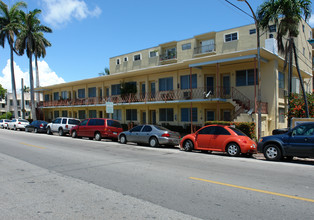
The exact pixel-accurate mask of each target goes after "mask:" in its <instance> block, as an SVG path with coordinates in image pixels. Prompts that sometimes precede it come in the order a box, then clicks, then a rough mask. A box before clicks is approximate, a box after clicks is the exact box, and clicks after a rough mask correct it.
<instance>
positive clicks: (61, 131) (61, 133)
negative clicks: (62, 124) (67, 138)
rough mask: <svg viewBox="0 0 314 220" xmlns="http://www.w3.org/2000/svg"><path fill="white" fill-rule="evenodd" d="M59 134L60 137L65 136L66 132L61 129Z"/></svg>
mask: <svg viewBox="0 0 314 220" xmlns="http://www.w3.org/2000/svg"><path fill="white" fill-rule="evenodd" d="M58 134H59V136H63V135H64V132H63V129H62V128H59V131H58Z"/></svg>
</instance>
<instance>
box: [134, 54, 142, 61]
mask: <svg viewBox="0 0 314 220" xmlns="http://www.w3.org/2000/svg"><path fill="white" fill-rule="evenodd" d="M133 60H134V61H137V60H141V54H136V55H134V57H133Z"/></svg>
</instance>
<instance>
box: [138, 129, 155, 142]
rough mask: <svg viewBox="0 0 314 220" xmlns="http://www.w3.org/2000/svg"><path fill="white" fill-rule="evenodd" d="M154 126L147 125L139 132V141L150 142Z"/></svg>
mask: <svg viewBox="0 0 314 220" xmlns="http://www.w3.org/2000/svg"><path fill="white" fill-rule="evenodd" d="M152 130H153V129H152V126H150V125H145V126H144V128H143V129H142V130H141V132H139V137H138V141H139V142H141V143H146V144H148V143H149V138H150V137H151V136H152Z"/></svg>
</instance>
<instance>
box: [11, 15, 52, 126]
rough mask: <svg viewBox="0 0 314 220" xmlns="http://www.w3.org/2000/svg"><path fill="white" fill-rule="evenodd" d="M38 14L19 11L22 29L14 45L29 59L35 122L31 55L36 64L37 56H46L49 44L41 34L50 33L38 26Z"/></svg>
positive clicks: (33, 110) (33, 108)
mask: <svg viewBox="0 0 314 220" xmlns="http://www.w3.org/2000/svg"><path fill="white" fill-rule="evenodd" d="M39 13H41V10H39V9H35V10H33V11H30V12H29V13H28V14H26V13H25V12H23V11H21V13H20V18H21V22H22V27H21V30H20V33H19V35H18V37H17V39H16V44H15V47H16V49H17V50H18V52H19V54H20V55H23V54H24V51H25V50H26V54H27V57H28V58H29V82H30V93H31V103H32V117H33V119H34V120H36V108H35V99H34V77H33V65H32V64H33V62H32V61H33V54H35V61H36V62H37V57H38V56H43V55H46V50H45V46H46V45H51V44H50V43H49V41H47V40H46V39H45V38H44V36H43V33H42V32H52V31H51V29H50V28H48V27H46V26H43V25H41V24H40V20H39V19H38V18H37V15H38V14H39ZM36 62H35V63H36ZM36 66H37V65H36Z"/></svg>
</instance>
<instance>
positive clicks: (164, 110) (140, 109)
mask: <svg viewBox="0 0 314 220" xmlns="http://www.w3.org/2000/svg"><path fill="white" fill-rule="evenodd" d="M277 28H278V27H276V25H271V26H269V29H268V30H267V31H265V32H264V33H263V34H262V36H261V52H260V54H261V68H260V72H261V81H260V82H258V71H257V48H256V38H257V36H256V29H255V25H254V24H251V25H246V26H241V27H237V28H232V29H228V30H223V31H217V32H215V31H214V32H209V33H204V34H200V35H196V36H194V37H192V38H190V39H185V40H180V41H171V42H167V43H162V44H159V45H157V46H156V47H152V48H148V49H143V50H139V51H136V52H132V53H127V54H122V55H119V56H115V57H112V58H110V75H107V76H101V77H95V78H91V79H84V80H79V81H74V82H68V83H63V84H58V85H52V86H47V87H42V88H39V89H37V91H41V92H42V93H43V95H44V101H43V102H42V103H41V107H40V108H41V109H42V111H43V114H44V119H45V120H51V119H53V118H56V117H58V116H69V117H75V118H80V119H83V118H88V117H112V118H114V119H116V120H119V121H120V122H121V123H125V124H128V123H130V122H133V123H135V124H140V123H144V124H145V123H153V124H160V125H163V124H169V125H180V126H190V125H191V123H192V124H193V125H199V126H202V125H204V123H205V122H206V121H220V120H224V121H255V122H257V101H256V100H257V99H256V96H257V84H258V83H260V86H261V91H262V92H261V100H262V103H260V105H261V109H262V135H267V134H269V133H270V132H271V131H272V130H273V129H275V128H282V127H286V118H285V117H284V113H285V112H286V110H287V109H286V108H287V100H286V98H285V94H286V91H287V90H288V77H287V70H286V71H284V69H283V67H284V56H283V55H282V54H280V53H279V52H278V50H277V42H276V40H275V38H276V31H277ZM310 38H312V29H311V28H310V26H309V25H308V24H307V23H305V22H302V24H301V25H300V36H299V37H298V39H296V45H297V48H298V56H299V57H300V59H299V66H300V69H301V75H302V77H303V82H302V83H304V85H305V88H306V90H307V91H312V80H313V79H312V54H313V53H312V47H311V45H310V43H309V42H308V40H309V39H310ZM293 74H294V77H295V79H297V71H296V69H295V68H294V69H293ZM295 82H297V80H295ZM294 89H295V90H298V84H297V83H295V86H294ZM107 102H113V107H114V113H113V114H110V115H109V114H107V113H106V103H107Z"/></svg>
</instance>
